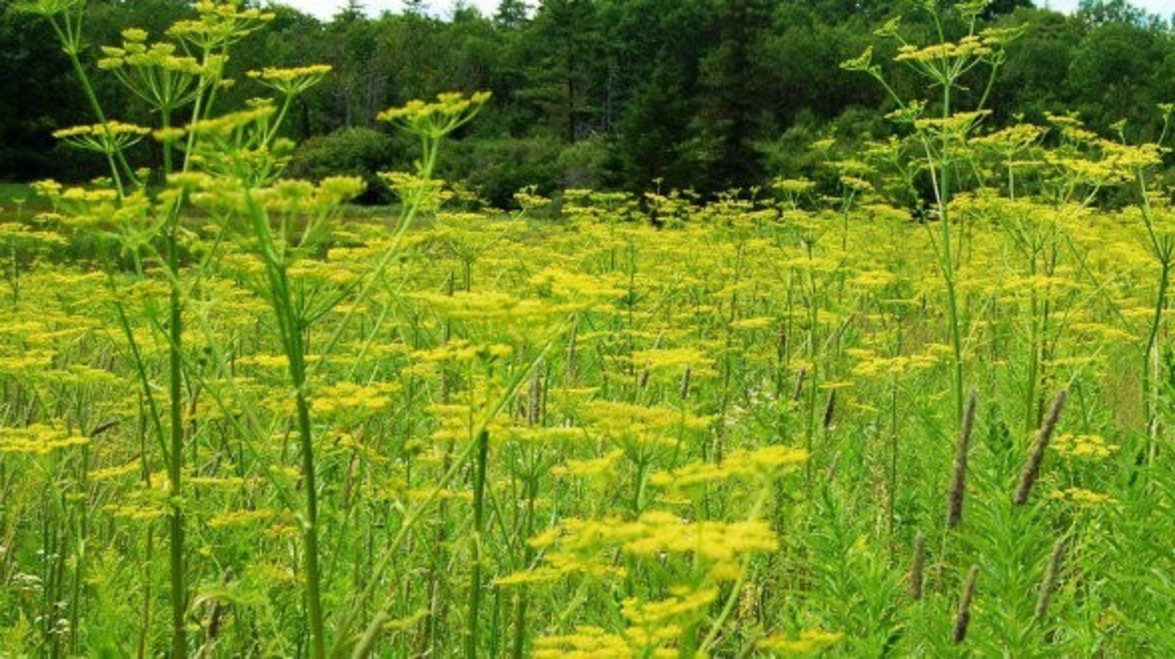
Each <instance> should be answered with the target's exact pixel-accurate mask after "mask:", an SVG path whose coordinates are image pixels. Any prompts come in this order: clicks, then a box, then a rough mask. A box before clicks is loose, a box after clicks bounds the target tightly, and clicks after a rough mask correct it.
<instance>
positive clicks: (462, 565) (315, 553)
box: [0, 0, 1175, 659]
mask: <svg viewBox="0 0 1175 659" xmlns="http://www.w3.org/2000/svg"><path fill="white" fill-rule="evenodd" d="M926 4H927V5H928V6H927V7H924V9H926V10H927V14H926V16H928V17H929V18H926V19H925V20H928V21H930V22H929V25H931V26H933V27H934V31H933V33H932V37H931V38H929V39H927V40H920V41H915V40H913V39H912V38H911V37H909V36H907V33H906V32H905V31H904V29H903V26H902V24H901V23H900V21H899V20H898V19H893V20H890V21H888V22H886V23H882V24H880V25H879V26H878V30H877V34H878V37H879V38H881V39H886V40H890V41H892V42H893V44H892V51H893V62H892V65H893V68H891V65H890V64H886V66H885V67H883V66H882V65H881V64H880V63H879V62H878V57H880V56H878V55H875V54H874V53H875V51H874V50H872V49H868V50H865V51H864V52H863V53H861V54H860V55H857V56H854V57H852V58H849V59H847V60H846V61H844V62H843V63H842V64H841V66H842V68H843V70H844V71H845V72H846V73H851V74H853V75H856V76H858V77H859V84H861V85H862V86H866V85H875V86H876V87H877V88H879V89H881V90H882V93H884V94H886V95H887V96H888V97H889V100H888V101H887V103H889V104H890V106H891V107H892V109H893V112H892V113H891V114H890V117H889V119H890V121H892V122H893V123H894V126H895V128H894V133H895V134H894V136H893V137H892V138H889V139H884V140H877V141H872V142H867V143H858V142H856V141H853V142H851V143H846V142H845V141H844V140H838V139H836V138H824V139H820V140H817V141H815V142H813V143H811V144H808V145H806V146H805V148H804V153H803V157H804V158H805V159H807V161H809V162H811V163H812V167H813V171H812V177H811V178H808V177H789V176H780V177H777V178H774V179H772V180H771V182H770V184H769V185H764V186H762V187H754V188H748V189H738V190H731V191H727V192H721V193H716V194H714V195H712V196H708V197H703V196H701V195H699V194H696V193H694V192H691V191H688V190H686V191H683V190H678V189H676V188H673V187H672V186H664V187H659V188H652V189H649V190H647V191H644V192H642V193H639V194H636V193H625V192H608V191H595V190H589V189H582V188H572V189H567V190H565V191H562V192H561V193H560V194H559V195H557V196H545V195H544V194H542V192H543V191H542V190H539V189H536V188H533V187H532V188H524V189H522V190H520V191H518V192H517V193H515V194H514V195H513V203H514V205H515V206H516V210H514V211H512V212H499V211H493V212H489V211H485V210H481V206H480V204H479V203H478V202H477V201H476V200H475V199H474V198H473V196H472V195H471V194H470V192H469V190H468V188H467V187H466V186H464V185H460V184H454V183H451V182H446V181H445V180H444V179H443V178H441V177H440V176H439V175H438V167H439V162H440V160H441V157H442V154H444V153H446V149H451V148H453V147H454V145H453V143H452V142H453V138H454V137H456V136H459V135H460V134H461V133H462V131H465V130H468V127H469V126H473V125H475V124H476V123H477V121H479V120H480V119H482V117H481V116H479V115H480V114H481V113H482V112H483V111H485V108H487V107H488V106H489V104H490V103H491V102H492V100H491V96H490V94H488V93H483V92H473V93H442V94H440V95H439V96H436V97H434V98H431V99H429V100H416V101H410V102H407V103H405V104H403V105H399V106H394V107H391V108H390V109H384V110H382V111H380V112H379V113H378V120H379V121H381V122H385V123H387V124H389V125H391V126H394V127H395V129H396V130H398V131H399V134H400V135H401V137H400V138H397V139H403V140H404V141H405V143H407V144H412V145H413V148H414V149H415V151H414V159H413V162H412V164H411V166H410V167H408V168H407V169H404V170H390V169H382V170H380V171H378V172H376V173H374V174H373V176H374V178H375V181H374V182H369V181H365V180H364V178H363V177H361V176H323V177H320V178H316V179H313V180H311V179H298V178H294V177H292V176H287V175H286V174H287V166H288V165H289V163H290V156H291V154H293V153H294V148H295V146H294V145H293V144H292V143H291V142H290V141H289V140H288V139H287V138H286V137H284V133H283V132H282V131H283V128H282V126H283V123H284V122H287V121H291V120H292V119H291V117H292V116H294V115H296V110H294V109H295V108H297V107H299V99H300V98H302V96H303V95H304V94H307V93H309V92H310V90H311V89H312V88H314V87H315V85H319V84H323V82H324V81H325V80H326V79H328V77H329V76H330V75H331V73H332V72H331V70H330V67H329V66H326V65H317V64H310V63H303V64H300V65H299V66H297V67H294V68H261V69H257V70H255V71H254V72H252V73H250V74H248V75H247V77H248V79H249V80H252V81H254V82H255V83H256V84H258V85H260V86H261V87H263V88H264V89H265V90H266V96H267V97H266V98H264V99H261V100H252V101H248V102H246V103H241V104H239V105H238V104H233V103H232V102H231V101H232V97H229V98H228V100H226V99H225V98H224V97H222V92H223V91H224V90H225V89H226V88H227V87H228V85H226V81H227V79H226V74H225V66H226V62H227V61H228V60H226V59H225V58H226V56H227V55H228V54H229V53H231V52H232V49H233V48H234V47H236V46H237V44H238V43H247V40H248V39H252V38H256V37H257V36H259V35H260V34H264V30H265V28H266V25H267V23H269V22H271V21H272V20H273V16H272V15H271V14H269V13H266V12H264V11H261V10H258V9H253V8H247V7H242V6H238V5H236V4H234V3H229V4H216V3H214V2H212V1H211V0H202V1H201V2H199V3H198V4H197V5H196V12H195V13H194V14H193V15H192V16H189V17H187V18H184V19H183V20H181V21H179V22H177V23H175V24H174V25H172V26H171V27H170V28H168V29H167V30H166V31H164V32H161V33H148V32H147V31H145V30H142V29H139V28H133V27H128V28H127V29H125V30H123V31H122V33H121V35H120V40H119V41H118V43H115V44H106V45H104V47H103V48H102V49H101V51H100V53H101V55H100V57H101V59H99V60H98V62H97V68H98V69H100V70H101V71H102V74H101V75H103V76H105V77H104V78H96V77H92V76H91V72H88V69H87V66H83V64H82V60H83V58H84V57H86V53H87V52H88V51H87V50H86V48H85V47H84V44H85V43H86V41H85V36H84V34H85V33H84V31H83V30H82V26H83V23H82V22H81V19H80V17H81V16H82V15H83V11H84V10H83V7H82V6H81V4H80V3H79V1H78V0H23V2H22V3H21V5H20V7H21V9H22V10H24V11H25V12H27V13H29V14H31V15H33V16H36V17H37V18H38V20H41V21H45V22H46V24H48V25H49V26H50V28H51V31H52V32H53V33H54V34H55V35H57V36H58V37H59V38H60V40H61V45H62V47H63V48H64V52H65V54H66V56H67V57H68V58H69V59H70V60H71V61H72V62H73V63H74V64H75V66H74V71H75V73H76V82H77V83H78V84H79V85H80V87H79V88H80V89H81V90H82V91H81V95H82V98H84V99H85V101H86V103H87V105H88V106H89V110H90V112H92V114H93V116H92V118H91V123H85V124H81V125H78V126H74V127H69V128H64V129H61V130H59V131H58V132H57V134H56V137H57V139H59V140H60V141H61V142H62V143H64V144H66V145H69V146H70V147H73V148H78V149H81V150H86V151H88V152H89V153H91V154H92V155H94V156H95V157H96V158H97V159H99V160H100V161H102V162H104V163H105V164H106V172H105V174H104V176H103V177H102V178H100V179H98V180H95V181H90V182H87V183H85V184H70V183H60V182H56V181H52V180H45V181H39V182H37V183H35V184H34V185H33V186H32V188H31V190H30V189H23V188H12V189H10V188H7V187H6V188H4V189H3V190H2V191H0V195H2V196H0V204H2V208H3V213H2V214H0V257H2V260H3V263H4V268H3V269H4V287H3V289H2V290H0V294H2V295H0V308H2V309H4V313H3V315H0V656H47V657H74V656H103V657H105V656H109V657H123V656H139V657H145V656H161V655H162V656H168V655H169V656H172V657H189V656H200V657H219V656H226V657H227V656H248V657H253V656H256V657H270V656H295V657H300V656H310V657H314V658H315V659H319V658H321V657H326V656H332V657H346V656H351V657H367V656H381V657H383V656H387V657H399V656H460V655H464V656H467V657H476V656H494V657H497V656H513V657H522V656H537V657H564V656H570V657H627V656H632V657H668V656H679V657H695V656H697V657H700V656H724V657H748V656H776V655H779V656H786V655H817V654H827V655H828V656H879V655H893V656H908V655H929V656H956V655H958V656H964V655H1010V656H1053V655H1056V656H1076V655H1105V656H1163V655H1166V654H1168V653H1170V652H1171V651H1173V650H1175V630H1172V629H1171V627H1170V625H1169V624H1168V622H1169V618H1170V615H1171V611H1172V605H1171V602H1172V601H1173V598H1175V547H1173V546H1172V544H1171V542H1170V538H1171V537H1175V516H1173V515H1172V504H1173V501H1175V464H1172V458H1173V456H1175V453H1173V452H1172V450H1171V437H1172V435H1171V428H1172V426H1173V425H1175V350H1172V348H1171V343H1170V321H1169V318H1168V315H1169V314H1168V311H1167V304H1168V297H1169V295H1168V289H1169V286H1170V275H1171V269H1172V265H1173V262H1175V207H1173V206H1172V195H1171V189H1170V187H1169V185H1168V184H1166V183H1164V182H1163V179H1162V172H1163V158H1164V156H1165V154H1166V149H1165V148H1164V147H1163V143H1164V141H1165V140H1166V138H1167V132H1168V131H1167V128H1168V124H1169V121H1170V119H1171V114H1172V111H1173V108H1172V106H1171V105H1158V106H1156V107H1153V108H1151V109H1150V110H1151V111H1152V112H1153V114H1154V119H1153V125H1154V126H1155V127H1156V129H1155V130H1154V131H1146V132H1139V131H1134V130H1133V129H1132V127H1131V126H1130V125H1128V124H1127V125H1121V124H1119V125H1116V126H1115V129H1114V131H1113V133H1112V134H1101V133H1098V132H1096V131H1094V130H1091V129H1090V128H1088V127H1087V126H1086V125H1085V124H1084V123H1083V122H1082V121H1081V120H1080V119H1079V118H1078V117H1076V116H1074V115H1072V114H1048V115H1047V116H1045V117H1044V118H1043V120H1042V121H1041V122H1040V123H1031V122H1027V121H1024V122H1012V123H1008V124H1006V125H1005V124H998V123H997V122H996V121H995V119H994V115H993V112H992V103H993V99H994V98H996V96H995V94H994V92H992V91H991V90H994V89H996V87H997V85H998V84H999V83H998V79H999V75H1000V74H1001V69H1002V66H1003V65H1004V63H1005V62H1006V53H1007V49H1008V48H1009V44H1010V43H1013V42H1014V40H1015V39H1016V38H1017V37H1018V35H1019V33H1018V31H1017V30H1015V29H1012V28H1008V27H1003V26H990V25H987V24H986V23H985V22H984V12H985V11H986V10H987V3H985V2H965V3H959V4H958V5H954V6H951V7H937V6H935V5H934V3H926ZM944 17H945V18H944ZM254 33H258V34H254ZM895 70H897V71H904V73H902V74H901V75H907V76H913V77H917V78H919V79H922V80H923V85H922V88H923V89H929V90H931V93H932V96H930V97H926V98H923V97H920V96H913V97H907V96H904V95H903V92H902V90H903V89H904V87H902V86H899V85H895V84H894V83H892V79H893V78H892V75H893V71H895ZM99 79H101V80H102V82H101V83H99V82H96V81H97V80H99ZM114 83H117V84H120V85H122V86H123V88H124V89H125V91H124V93H125V94H127V95H128V97H129V96H133V97H135V98H137V99H139V100H140V101H141V102H143V103H144V104H145V107H146V108H147V109H146V110H144V112H143V116H144V117H147V118H149V119H150V122H148V121H146V120H144V121H143V122H142V123H129V122H123V121H121V120H118V119H116V118H115V117H114V115H108V114H107V112H108V109H107V108H106V107H105V106H104V105H103V104H102V102H101V99H100V98H99V94H97V93H95V92H94V90H95V89H96V85H107V84H114ZM985 90H986V91H985ZM140 158H141V159H142V162H140ZM371 184H374V185H379V186H383V189H384V190H385V191H386V193H387V194H389V195H393V196H394V197H395V199H396V201H397V205H396V206H395V210H394V211H390V210H387V209H384V210H382V211H374V212H363V213H356V212H353V210H352V209H351V207H349V206H348V204H349V203H350V202H351V201H352V200H354V199H356V198H359V197H360V196H361V195H363V194H364V193H365V191H366V190H368V186H369V185H371ZM10 190H11V192H10ZM34 194H35V196H36V199H35V200H34V199H33V198H32V197H33V195H34ZM912 198H920V199H924V200H925V202H924V203H923V204H922V205H921V206H919V207H917V208H916V209H915V212H911V209H910V208H909V206H908V204H907V201H908V200H909V199H912Z"/></svg>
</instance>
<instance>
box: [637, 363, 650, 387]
mask: <svg viewBox="0 0 1175 659" xmlns="http://www.w3.org/2000/svg"><path fill="white" fill-rule="evenodd" d="M636 386H637V388H638V389H644V388H645V387H647V386H649V369H647V368H646V369H645V370H643V371H641V376H640V380H639V381H638V382H637V385H636Z"/></svg>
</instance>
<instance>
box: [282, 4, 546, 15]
mask: <svg viewBox="0 0 1175 659" xmlns="http://www.w3.org/2000/svg"><path fill="white" fill-rule="evenodd" d="M276 4H283V5H289V6H291V7H293V8H294V9H297V10H298V11H302V12H305V13H307V14H310V15H312V16H316V17H318V18H320V19H322V20H329V19H330V17H331V16H334V15H335V14H337V13H338V12H339V10H340V9H342V8H343V7H345V6H346V5H347V2H346V0H280V1H279V2H277V3H276ZM359 4H361V5H362V6H363V8H364V9H365V10H366V11H367V13H368V14H369V15H371V16H378V15H380V14H381V13H383V12H385V11H392V12H394V13H399V12H401V11H403V9H404V3H403V2H401V1H400V0H359ZM424 4H425V7H426V8H427V9H428V11H429V13H431V14H433V15H436V16H440V17H441V18H449V17H450V16H452V12H453V6H454V5H456V4H457V3H456V2H455V1H454V0H425V3H424ZM465 4H466V6H470V7H476V8H477V9H478V11H480V12H481V13H482V14H484V15H486V16H493V15H494V12H495V11H497V9H498V0H465ZM532 4H537V2H536V0H532Z"/></svg>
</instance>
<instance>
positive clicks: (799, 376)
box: [791, 368, 808, 401]
mask: <svg viewBox="0 0 1175 659" xmlns="http://www.w3.org/2000/svg"><path fill="white" fill-rule="evenodd" d="M807 377H808V369H807V368H801V369H800V372H799V373H796V386H795V387H793V388H792V392H791V399H792V400H793V401H796V400H799V399H800V394H802V393H804V379H805V378H807Z"/></svg>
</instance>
